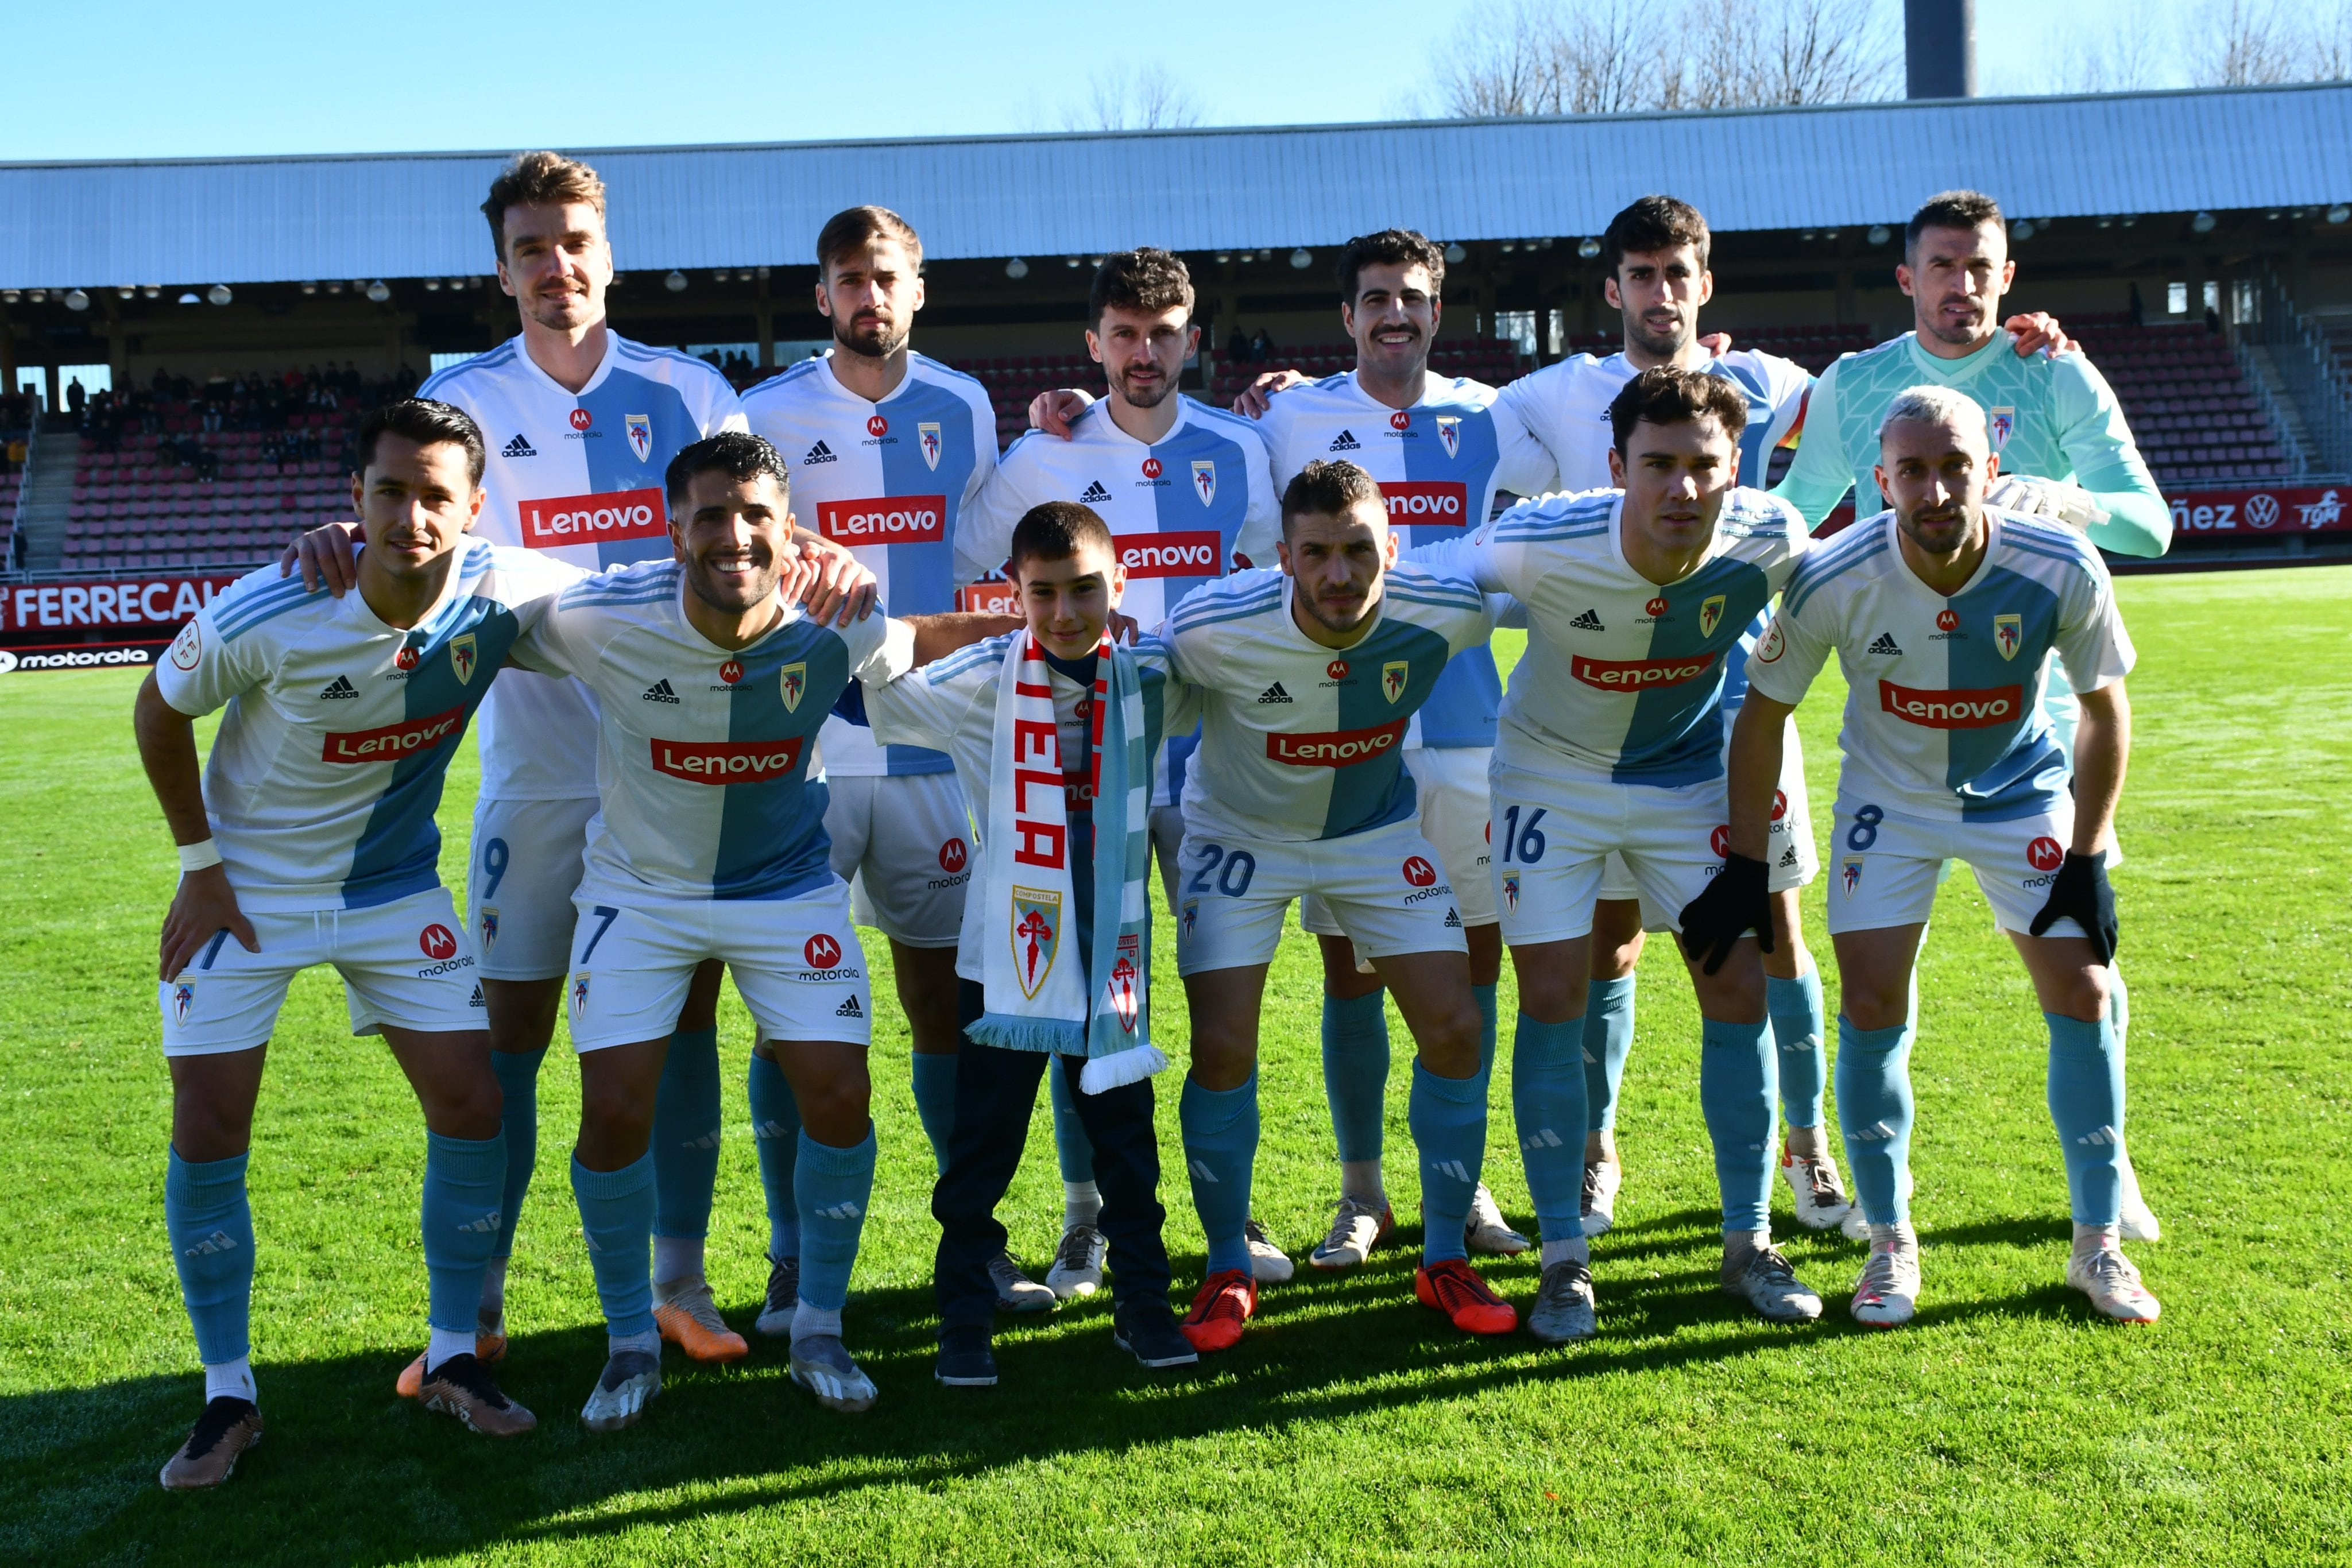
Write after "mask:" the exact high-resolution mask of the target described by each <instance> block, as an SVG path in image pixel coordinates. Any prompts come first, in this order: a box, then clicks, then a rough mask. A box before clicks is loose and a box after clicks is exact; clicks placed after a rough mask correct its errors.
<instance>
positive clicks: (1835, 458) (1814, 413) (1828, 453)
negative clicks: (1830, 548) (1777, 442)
mask: <svg viewBox="0 0 2352 1568" xmlns="http://www.w3.org/2000/svg"><path fill="white" fill-rule="evenodd" d="M1844 365H1845V359H1844V358H1840V359H1837V360H1833V361H1831V363H1830V367H1829V368H1828V369H1827V370H1825V371H1822V373H1821V374H1820V375H1819V376H1817V377H1816V378H1814V381H1813V384H1812V389H1811V391H1810V392H1807V393H1806V394H1805V410H1804V423H1803V425H1802V427H1801V430H1802V434H1801V435H1800V436H1799V438H1798V441H1797V455H1796V458H1795V460H1794V461H1792V462H1791V463H1790V465H1789V472H1788V473H1787V474H1786V475H1785V476H1782V478H1781V480H1780V484H1778V485H1777V486H1773V488H1772V492H1771V493H1772V494H1773V495H1775V496H1778V497H1780V498H1781V499H1782V500H1784V501H1787V502H1788V503H1790V505H1791V506H1793V507H1796V509H1797V513H1798V515H1799V516H1800V517H1803V518H1804V520H1805V526H1806V527H1807V528H1819V527H1820V526H1821V525H1822V521H1823V520H1824V519H1826V518H1827V517H1829V515H1830V514H1831V513H1832V512H1833V511H1835V510H1837V505H1838V503H1839V502H1840V501H1843V500H1844V499H1845V497H1846V492H1847V491H1849V490H1851V489H1853V473H1854V470H1853V457H1852V455H1850V454H1848V453H1847V451H1846V449H1845V436H1844V434H1843V432H1842V431H1841V430H1840V428H1839V423H1840V418H1841V416H1840V413H1839V411H1838V381H1839V372H1840V371H1842V370H1843V367H1844ZM1760 477H1761V476H1759V478H1760ZM1855 505H1856V506H1857V507H1859V506H1860V505H1861V502H1860V500H1859V499H1858V498H1857V500H1856V502H1855Z"/></svg>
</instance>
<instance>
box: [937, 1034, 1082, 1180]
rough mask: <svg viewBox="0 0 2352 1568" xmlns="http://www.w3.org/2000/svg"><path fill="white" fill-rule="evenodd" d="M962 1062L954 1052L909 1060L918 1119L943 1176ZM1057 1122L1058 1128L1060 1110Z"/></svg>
mask: <svg viewBox="0 0 2352 1568" xmlns="http://www.w3.org/2000/svg"><path fill="white" fill-rule="evenodd" d="M962 1060H963V1059H962V1058H961V1057H960V1056H958V1055H956V1054H955V1053H954V1052H953V1051H950V1052H949V1053H947V1054H946V1055H944V1056H934V1055H932V1054H930V1053H929V1052H928V1051H915V1052H914V1053H913V1054H912V1056H911V1058H910V1061H911V1063H912V1067H913V1072H914V1080H915V1119H916V1120H917V1121H919V1122H920V1123H922V1124H923V1136H925V1137H926V1138H929V1140H930V1141H931V1168H932V1169H933V1170H935V1171H936V1172H938V1173H939V1174H940V1175H941V1176H945V1175H946V1174H947V1169H948V1144H949V1142H950V1140H951V1139H952V1138H953V1137H954V1136H955V1094H956V1063H957V1062H959V1061H962ZM1054 1120H1055V1125H1057V1126H1058V1125H1059V1124H1060V1123H1061V1113H1060V1112H1059V1111H1058V1110H1057V1111H1055V1113H1054Z"/></svg>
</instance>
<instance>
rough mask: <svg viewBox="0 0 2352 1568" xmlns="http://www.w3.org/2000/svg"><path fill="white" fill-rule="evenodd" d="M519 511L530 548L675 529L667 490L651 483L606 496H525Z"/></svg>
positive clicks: (646, 535)
mask: <svg viewBox="0 0 2352 1568" xmlns="http://www.w3.org/2000/svg"><path fill="white" fill-rule="evenodd" d="M584 412H585V411H584V410H583V413H584ZM516 512H517V515H518V516H519V517H520V519H521V522H522V542H523V544H524V546H525V547H526V548H527V549H549V548H551V547H552V546H555V545H586V544H602V543H604V541H605V540H607V539H657V538H662V537H663V536H664V535H666V534H667V533H668V532H669V523H668V520H667V518H668V514H667V510H666V508H665V505H664V503H663V501H662V493H661V492H660V491H659V490H657V489H655V488H652V487H650V486H648V487H647V488H646V489H643V490H614V491H611V492H609V493H608V494H605V495H602V496H557V497H551V498H550V499H548V500H544V501H525V502H523V503H522V505H521V506H520V507H517V508H516Z"/></svg>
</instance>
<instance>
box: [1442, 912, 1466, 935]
mask: <svg viewBox="0 0 2352 1568" xmlns="http://www.w3.org/2000/svg"><path fill="white" fill-rule="evenodd" d="M1445 928H1446V929H1447V930H1448V931H1459V930H1461V929H1462V912H1461V911H1460V910H1458V909H1449V910H1447V911H1446V912H1445Z"/></svg>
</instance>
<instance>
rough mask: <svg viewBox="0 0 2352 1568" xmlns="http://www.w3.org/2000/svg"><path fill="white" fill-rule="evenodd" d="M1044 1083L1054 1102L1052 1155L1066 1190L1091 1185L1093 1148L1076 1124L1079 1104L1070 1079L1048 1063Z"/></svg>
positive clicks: (1080, 1125)
mask: <svg viewBox="0 0 2352 1568" xmlns="http://www.w3.org/2000/svg"><path fill="white" fill-rule="evenodd" d="M1046 1066H1047V1071H1046V1073H1045V1082H1046V1084H1047V1086H1048V1089H1049V1092H1051V1093H1052V1095H1053V1098H1054V1152H1055V1154H1056V1155H1059V1156H1060V1157H1061V1162H1062V1181H1063V1184H1064V1185H1065V1186H1081V1185H1088V1184H1091V1183H1092V1182H1093V1181H1094V1179H1095V1146H1094V1145H1093V1144H1092V1143H1091V1142H1089V1141H1088V1140H1087V1124H1085V1123H1084V1122H1081V1121H1079V1120H1078V1103H1077V1101H1076V1099H1075V1098H1073V1096H1072V1092H1071V1089H1070V1075H1069V1074H1068V1073H1066V1072H1056V1071H1053V1070H1052V1069H1053V1064H1052V1063H1050V1062H1049V1063H1047V1064H1046Z"/></svg>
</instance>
